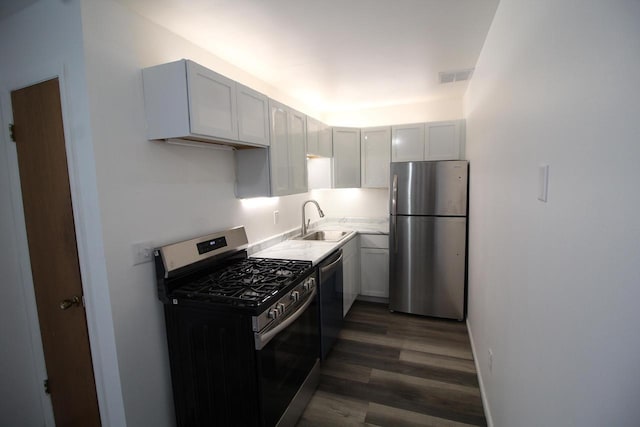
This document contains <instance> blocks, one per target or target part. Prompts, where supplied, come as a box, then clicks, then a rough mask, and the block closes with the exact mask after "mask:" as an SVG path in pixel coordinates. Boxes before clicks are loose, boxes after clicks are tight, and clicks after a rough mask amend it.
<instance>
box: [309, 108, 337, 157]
mask: <svg viewBox="0 0 640 427" xmlns="http://www.w3.org/2000/svg"><path fill="white" fill-rule="evenodd" d="M332 140H333V136H332V132H331V127H329V126H327V125H325V124H324V123H322V122H320V121H318V120H316V119H314V118H311V117H307V154H309V155H311V156H318V157H331V156H333V143H332Z"/></svg>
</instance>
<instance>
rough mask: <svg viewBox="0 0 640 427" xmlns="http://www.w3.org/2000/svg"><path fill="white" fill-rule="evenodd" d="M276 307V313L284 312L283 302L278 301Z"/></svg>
mask: <svg viewBox="0 0 640 427" xmlns="http://www.w3.org/2000/svg"><path fill="white" fill-rule="evenodd" d="M276 307H277V308H278V313H279V314H284V310H285V308H286V307H285V305H284V304H283V303H280V304H278V305H277V306H276Z"/></svg>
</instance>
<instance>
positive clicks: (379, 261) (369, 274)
mask: <svg viewBox="0 0 640 427" xmlns="http://www.w3.org/2000/svg"><path fill="white" fill-rule="evenodd" d="M360 295H362V296H367V297H377V298H389V236H387V235H381V234H362V235H360Z"/></svg>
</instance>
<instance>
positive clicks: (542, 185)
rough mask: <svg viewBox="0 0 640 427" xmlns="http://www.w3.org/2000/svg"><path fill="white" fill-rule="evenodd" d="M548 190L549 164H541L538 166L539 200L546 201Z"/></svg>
mask: <svg viewBox="0 0 640 427" xmlns="http://www.w3.org/2000/svg"><path fill="white" fill-rule="evenodd" d="M548 190H549V165H540V166H539V167H538V200H540V201H541V202H545V203H546V201H547V192H548Z"/></svg>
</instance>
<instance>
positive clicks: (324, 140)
mask: <svg viewBox="0 0 640 427" xmlns="http://www.w3.org/2000/svg"><path fill="white" fill-rule="evenodd" d="M318 156H321V157H333V129H332V128H331V126H327V125H325V124H324V123H323V124H322V126H320V132H319V133H318Z"/></svg>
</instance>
